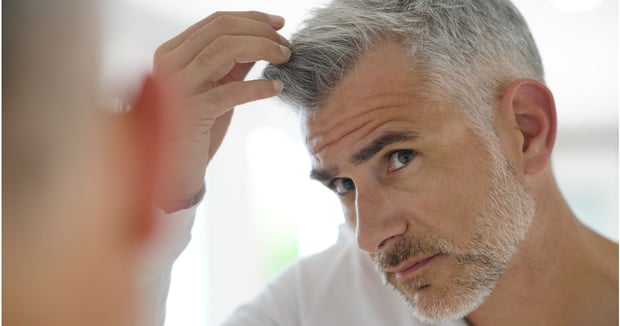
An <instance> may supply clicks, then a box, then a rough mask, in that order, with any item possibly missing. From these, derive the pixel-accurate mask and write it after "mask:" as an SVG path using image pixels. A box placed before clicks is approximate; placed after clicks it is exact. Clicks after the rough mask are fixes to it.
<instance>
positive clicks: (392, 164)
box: [388, 149, 417, 172]
mask: <svg viewBox="0 0 620 326" xmlns="http://www.w3.org/2000/svg"><path fill="white" fill-rule="evenodd" d="M416 155H417V153H416V151H414V150H411V149H404V150H398V151H394V152H392V153H390V154H389V156H388V165H389V166H388V171H389V172H394V171H398V170H400V169H402V168H404V167H405V166H407V164H409V162H411V160H413V159H414V158H415V156H416Z"/></svg>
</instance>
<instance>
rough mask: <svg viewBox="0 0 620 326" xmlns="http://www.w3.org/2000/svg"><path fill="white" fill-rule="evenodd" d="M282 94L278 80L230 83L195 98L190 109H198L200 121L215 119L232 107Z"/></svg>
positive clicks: (280, 83)
mask: <svg viewBox="0 0 620 326" xmlns="http://www.w3.org/2000/svg"><path fill="white" fill-rule="evenodd" d="M280 92H282V82H281V81H279V80H266V79H259V80H250V81H240V82H232V83H228V84H226V85H222V86H219V87H216V88H213V89H211V90H209V91H207V92H205V93H202V94H200V95H198V96H196V97H195V98H194V99H193V101H194V103H193V104H194V105H193V106H192V107H196V108H198V110H200V112H199V113H198V115H199V116H200V118H201V119H216V118H218V117H220V116H222V115H223V114H225V113H226V112H228V111H230V110H232V108H233V107H235V106H237V105H241V104H245V103H248V102H252V101H256V100H261V99H265V98H269V97H272V96H276V95H278V94H280Z"/></svg>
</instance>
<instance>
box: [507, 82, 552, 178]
mask: <svg viewBox="0 0 620 326" xmlns="http://www.w3.org/2000/svg"><path fill="white" fill-rule="evenodd" d="M501 106H502V108H504V109H506V110H505V112H508V113H509V114H511V115H513V116H514V121H515V123H516V128H517V129H518V133H519V134H520V136H521V137H522V148H521V151H522V153H521V154H522V158H523V169H524V171H523V172H524V173H525V174H530V175H533V174H537V173H540V172H541V171H543V170H544V169H545V168H546V167H547V165H548V164H549V161H550V158H551V152H552V151H553V145H554V144H555V137H556V130H557V118H556V112H555V103H554V101H553V95H552V94H551V91H549V89H548V88H547V87H546V86H545V85H544V84H542V83H540V82H538V81H536V80H532V79H518V80H515V81H513V82H512V83H511V84H510V85H509V86H508V89H507V90H506V91H505V92H504V95H503V96H502V100H501Z"/></svg>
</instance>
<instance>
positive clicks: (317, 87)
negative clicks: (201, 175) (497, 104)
mask: <svg viewBox="0 0 620 326" xmlns="http://www.w3.org/2000/svg"><path fill="white" fill-rule="evenodd" d="M389 41H395V42H398V43H400V44H402V45H403V47H404V49H406V50H407V51H408V52H409V54H410V56H411V57H412V61H411V62H412V65H411V67H409V68H411V71H412V73H416V76H417V77H420V76H421V77H422V80H423V81H424V85H422V87H423V89H422V93H424V94H426V96H429V97H432V98H440V99H448V100H453V101H456V102H457V103H458V104H459V105H460V106H461V107H462V108H463V109H464V111H465V117H466V118H468V119H469V120H470V122H471V123H473V126H474V127H477V128H475V129H478V130H479V131H486V132H485V133H488V130H489V127H490V126H491V110H490V105H491V104H492V102H493V100H494V98H495V97H497V96H498V95H500V94H501V93H499V92H500V91H501V90H502V89H503V88H505V87H506V86H507V85H508V84H509V83H510V82H511V81H513V80H515V79H518V78H532V79H536V80H538V81H540V82H544V73H543V67H542V63H541V59H540V56H539V54H538V50H537V48H536V44H535V42H534V40H533V38H532V35H531V34H530V31H529V28H528V27H527V24H526V22H525V20H524V19H523V17H522V16H521V14H520V13H519V12H518V10H517V9H516V8H515V7H514V6H513V5H512V4H511V3H510V1H509V0H334V1H332V2H331V3H329V4H328V5H327V6H325V7H323V8H318V9H316V10H315V11H314V12H313V15H312V17H311V18H309V19H308V20H306V21H305V22H304V24H303V26H302V28H301V30H299V31H298V32H297V33H296V34H295V35H293V37H292V38H291V43H292V45H291V50H292V55H291V58H290V61H289V62H287V63H285V64H281V65H269V66H267V68H266V69H265V71H264V72H263V75H264V77H265V78H268V79H279V80H282V81H283V83H284V90H283V92H282V94H281V96H280V97H281V99H283V100H284V101H285V102H287V103H289V104H292V105H293V106H294V107H296V108H297V109H298V110H301V112H304V113H310V114H311V113H313V112H315V111H316V110H317V109H318V107H320V106H321V105H322V104H324V103H325V101H326V100H327V98H328V97H329V96H330V93H331V92H332V91H333V89H334V87H335V86H336V85H337V84H338V82H339V81H341V80H342V79H343V78H344V77H345V76H346V74H347V73H348V72H349V71H350V70H351V69H352V68H353V67H354V65H355V64H356V62H357V61H358V60H359V59H360V57H361V56H362V55H363V54H364V53H366V52H368V51H369V50H372V49H373V48H376V47H378V46H381V45H382V44H385V43H386V42H389ZM446 97H447V98H446Z"/></svg>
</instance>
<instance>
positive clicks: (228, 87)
mask: <svg viewBox="0 0 620 326" xmlns="http://www.w3.org/2000/svg"><path fill="white" fill-rule="evenodd" d="M283 26H284V19H283V18H282V17H279V16H273V15H268V14H265V13H261V12H255V11H252V12H218V13H215V14H213V15H211V16H209V17H207V18H205V19H203V20H202V21H200V22H198V23H196V24H194V25H193V26H191V27H189V28H188V29H187V30H186V31H184V32H183V33H181V34H179V35H178V36H176V37H175V38H173V39H171V40H169V41H168V42H166V43H164V44H163V45H161V46H160V47H159V48H158V49H157V51H156V52H155V58H154V78H155V80H156V82H157V84H158V85H159V87H160V90H161V92H160V94H158V96H159V98H160V99H161V100H160V102H159V105H160V107H161V110H160V112H161V115H162V117H163V121H166V123H165V125H164V126H163V129H164V130H163V136H162V143H161V152H162V156H161V158H160V161H161V166H162V168H161V170H160V173H159V180H158V182H157V189H158V190H159V192H158V194H157V200H156V202H157V204H158V206H159V207H161V208H163V209H164V210H165V211H168V212H170V211H176V210H179V209H182V208H186V207H188V206H191V202H192V200H193V199H194V198H195V197H196V196H197V195H199V194H200V193H201V189H202V188H203V187H204V175H205V169H206V167H207V165H208V164H209V162H210V161H211V158H212V157H213V155H215V152H216V151H217V149H218V148H219V146H220V144H221V142H222V139H223V137H224V135H225V133H226V130H227V129H228V125H229V124H230V119H231V117H232V113H233V108H234V107H235V106H236V105H240V104H243V103H246V102H250V101H255V100H259V99H263V98H267V97H272V96H275V95H278V94H279V93H280V91H281V90H282V83H281V82H280V81H270V80H251V81H244V80H243V79H244V78H245V76H246V75H247V73H248V72H249V71H250V69H251V68H252V67H253V65H254V63H255V62H256V61H259V60H265V61H268V62H271V63H284V62H286V61H288V58H289V56H290V50H289V49H288V45H289V44H288V41H286V39H285V38H284V37H282V36H280V35H279V34H278V33H277V30H279V29H280V28H282V27H283Z"/></svg>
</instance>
